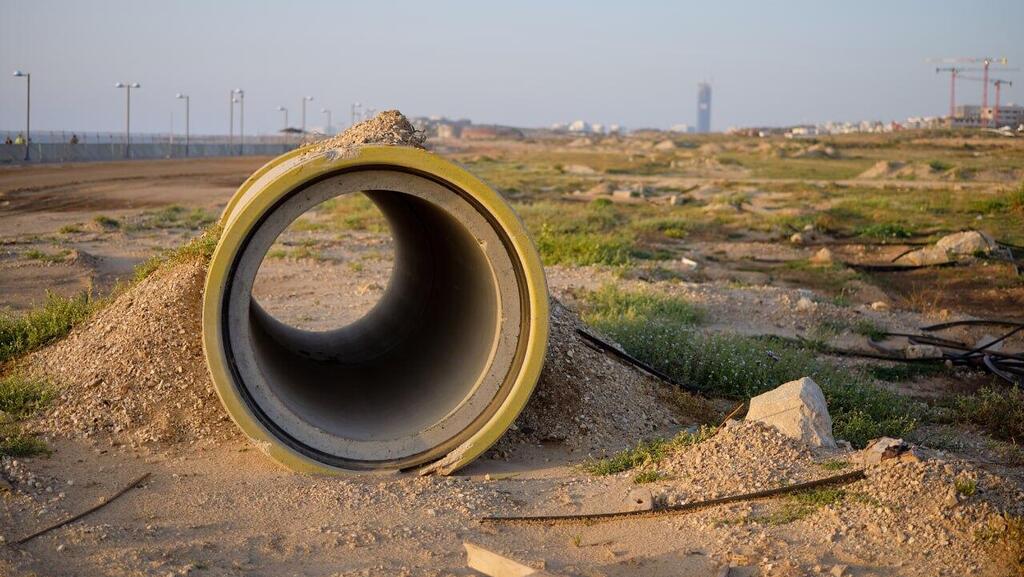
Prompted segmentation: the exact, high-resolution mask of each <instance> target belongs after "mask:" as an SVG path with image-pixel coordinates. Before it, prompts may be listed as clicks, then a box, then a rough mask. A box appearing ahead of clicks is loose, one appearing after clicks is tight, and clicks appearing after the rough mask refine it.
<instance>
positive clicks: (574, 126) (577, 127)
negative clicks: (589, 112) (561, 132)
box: [569, 120, 590, 134]
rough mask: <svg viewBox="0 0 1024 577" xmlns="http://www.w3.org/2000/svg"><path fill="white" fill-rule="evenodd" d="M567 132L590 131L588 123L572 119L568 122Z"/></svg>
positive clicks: (585, 132)
mask: <svg viewBox="0 0 1024 577" xmlns="http://www.w3.org/2000/svg"><path fill="white" fill-rule="evenodd" d="M569 132H582V133H584V134H588V133H590V124H588V123H587V122H585V121H583V120H574V121H572V122H571V123H569Z"/></svg>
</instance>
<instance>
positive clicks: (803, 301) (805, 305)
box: [796, 297, 818, 312]
mask: <svg viewBox="0 0 1024 577" xmlns="http://www.w3.org/2000/svg"><path fill="white" fill-rule="evenodd" d="M816 308H818V304H817V303H815V302H814V301H812V300H811V299H809V298H807V297H800V300H798V301H796V310H798V311H800V312H809V311H813V310H814V309H816Z"/></svg>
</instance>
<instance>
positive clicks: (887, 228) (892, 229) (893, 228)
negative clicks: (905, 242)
mask: <svg viewBox="0 0 1024 577" xmlns="http://www.w3.org/2000/svg"><path fill="white" fill-rule="evenodd" d="M857 235H858V236H862V237H867V238H875V239H880V240H886V239H901V238H910V237H912V236H914V231H913V230H912V229H910V228H908V227H907V226H906V225H903V224H900V223H897V222H880V223H877V224H870V225H868V226H865V227H862V228H860V229H858V230H857Z"/></svg>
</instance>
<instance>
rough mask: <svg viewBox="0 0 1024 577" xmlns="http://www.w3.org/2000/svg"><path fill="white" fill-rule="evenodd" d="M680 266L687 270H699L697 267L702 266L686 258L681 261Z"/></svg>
mask: <svg viewBox="0 0 1024 577" xmlns="http://www.w3.org/2000/svg"><path fill="white" fill-rule="evenodd" d="M679 264H680V265H682V267H683V268H685V269H687V270H697V267H698V266H700V265H698V264H697V261H695V260H693V259H690V258H686V257H685V256H684V257H681V258H680V259H679Z"/></svg>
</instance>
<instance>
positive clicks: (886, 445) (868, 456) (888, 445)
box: [861, 437, 910, 465]
mask: <svg viewBox="0 0 1024 577" xmlns="http://www.w3.org/2000/svg"><path fill="white" fill-rule="evenodd" d="M908 451H910V445H908V444H907V443H905V442H904V441H903V439H893V438H892V437H882V438H880V439H874V440H873V441H871V442H870V443H868V446H867V447H864V450H863V451H861V462H863V463H864V464H865V465H877V464H878V463H881V462H882V461H885V460H888V459H894V458H896V457H899V456H900V455H902V454H903V453H906V452H908Z"/></svg>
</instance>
